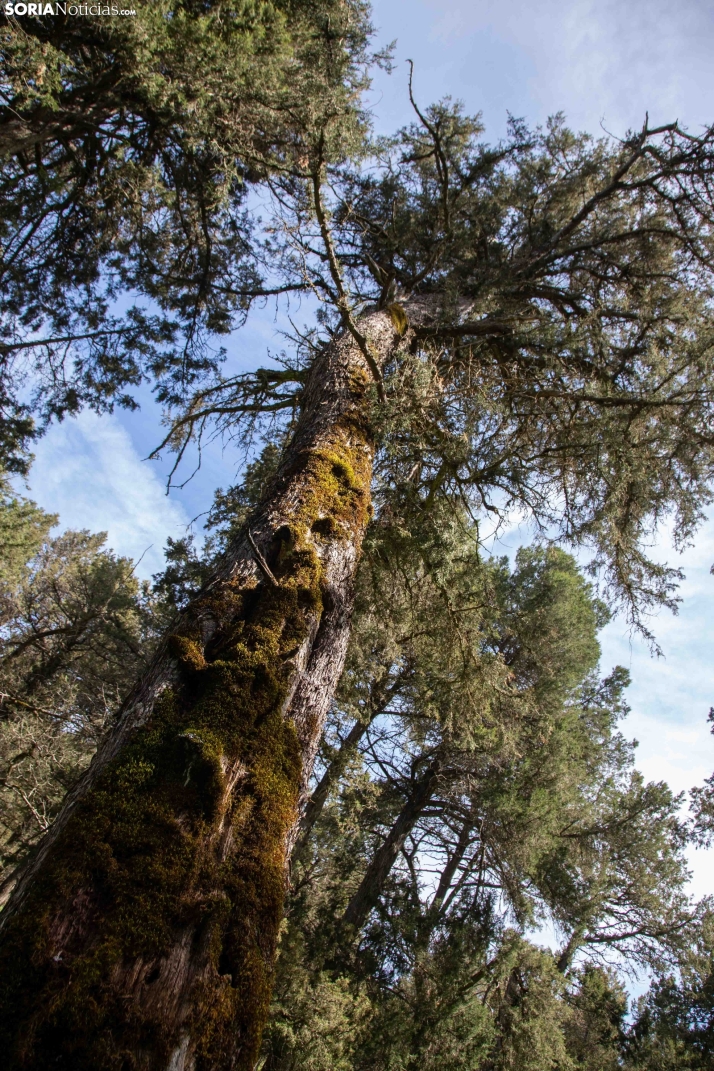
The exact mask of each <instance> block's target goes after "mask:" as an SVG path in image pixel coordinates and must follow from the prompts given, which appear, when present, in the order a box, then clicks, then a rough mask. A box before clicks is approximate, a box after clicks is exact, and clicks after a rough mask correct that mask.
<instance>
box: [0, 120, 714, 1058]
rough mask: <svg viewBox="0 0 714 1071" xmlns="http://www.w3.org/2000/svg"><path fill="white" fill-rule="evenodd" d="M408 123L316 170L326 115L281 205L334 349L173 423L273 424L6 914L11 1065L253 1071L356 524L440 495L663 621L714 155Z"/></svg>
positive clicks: (696, 484) (688, 483)
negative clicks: (585, 553)
mask: <svg viewBox="0 0 714 1071" xmlns="http://www.w3.org/2000/svg"><path fill="white" fill-rule="evenodd" d="M328 111H329V110H328ZM417 115H418V120H419V121H418V123H416V124H415V125H414V126H413V127H410V128H408V129H407V130H406V131H403V132H402V133H401V134H400V135H399V136H398V137H397V138H396V139H394V140H392V141H389V142H386V143H382V144H378V145H376V146H375V147H374V153H373V157H372V159H371V160H367V161H364V163H363V165H362V166H360V164H359V161H357V163H356V164H355V165H354V166H352V164H351V163H350V162H349V161H348V160H347V159H346V158H344V157H343V158H342V160H341V161H338V162H337V164H335V165H334V166H333V164H332V162H331V161H332V153H331V147H330V146H331V140H330V139H331V134H332V132H333V131H334V129H335V127H336V128H337V129H338V130H339V126H340V123H339V116H338V117H337V121H336V122H335V123H334V124H333V125H330V124H331V120H332V118H333V117H331V116H329V115H328V121H326V120H325V116H324V114H321V113H320V112H319V110H318V113H317V114H315V113H310V114H308V115H307V117H303V126H302V127H301V129H300V149H299V152H298V153H297V154H296V155H295V157H294V158H292V159H291V160H289V161H287V162H286V163H285V166H284V168H283V169H282V171H281V172H280V175H279V176H278V175H274V176H273V177H272V178H271V179H270V183H271V189H272V191H273V194H274V202H273V203H274V206H275V211H274V216H273V218H272V220H271V221H270V231H271V235H270V240H269V241H268V242H267V244H266V245H265V247H264V250H263V255H264V256H265V257H266V258H268V260H269V262H270V265H271V269H272V270H273V272H274V273H275V276H276V278H279V279H280V281H281V282H280V285H284V286H288V287H296V286H301V287H302V286H309V287H310V288H311V290H312V292H313V293H315V294H316V295H317V296H318V297H320V298H322V299H324V314H323V315H322V317H321V319H320V323H321V330H322V334H319V333H318V334H317V335H313V336H312V337H310V336H309V335H307V336H304V338H305V341H306V342H307V343H308V345H307V346H304V347H303V352H302V357H303V359H302V360H297V361H294V362H288V363H287V366H285V367H280V368H275V367H266V368H264V369H259V370H257V371H256V372H255V373H249V374H246V375H243V376H239V377H233V378H223V379H222V378H220V376H217V377H216V379H215V381H214V382H213V383H212V384H210V385H209V386H207V387H203V388H201V389H200V390H199V391H198V392H197V393H196V394H195V395H194V396H193V397H192V399H191V401H190V404H188V405H187V406H186V407H185V408H184V409H183V410H182V411H178V410H177V411H176V412H175V413H174V421H173V426H172V429H171V431H170V434H169V437H168V440H167V441H168V443H170V444H171V445H173V446H174V447H175V448H176V449H177V450H178V452H179V455H180V454H181V451H182V450H183V449H184V448H185V446H186V444H187V442H189V441H190V439H191V437H192V436H195V435H198V434H200V433H201V431H202V430H204V429H206V428H207V427H208V426H209V425H210V424H211V422H213V421H215V422H216V424H217V429H218V430H219V431H220V430H225V431H227V432H229V433H238V434H240V433H241V428H243V429H245V427H246V421H247V422H248V424H249V425H250V422H251V421H255V420H259V418H260V417H261V414H262V415H264V416H265V417H270V416H271V415H273V416H275V415H276V414H277V415H278V416H280V414H281V413H283V414H287V415H288V417H290V416H292V418H293V419H292V424H290V426H289V428H288V429H286V430H287V433H288V438H287V445H286V446H285V449H284V450H283V452H282V455H281V460H280V463H279V465H278V468H277V472H276V474H275V477H274V479H273V480H272V482H271V484H270V486H269V488H268V489H266V492H265V495H264V497H263V499H262V501H261V503H260V504H259V506H258V507H257V509H256V511H255V512H254V513H253V514H252V516H251V518H250V519H249V520H248V522H247V524H246V525H245V527H244V528H243V529H242V531H241V533H239V534H238V535H237V536H236V538H235V539H234V540H233V542H232V543H231V544H230V547H229V548H228V549H227V551H226V554H225V555H224V556H223V558H222V560H221V564H220V566H219V567H218V569H217V570H216V572H215V573H214V574H213V576H212V577H211V578H210V579H209V580H208V582H207V583H206V585H205V586H204V588H203V589H202V591H201V592H200V594H199V595H198V596H197V598H196V599H195V600H193V601H192V602H191V603H190V604H189V605H188V607H187V608H186V609H185V611H184V613H183V615H182V617H181V619H180V621H179V622H178V623H177V625H176V626H175V628H173V629H172V630H171V632H170V634H169V635H167V637H166V639H165V642H164V643H163V644H162V646H161V648H160V650H159V652H158V654H157V656H156V660H155V662H154V664H153V666H152V668H151V670H150V671H149V673H148V674H147V675H146V677H145V678H144V679H143V680H142V682H141V683H140V684H139V685H138V686H137V688H136V690H135V691H134V692H133V693H132V695H131V696H129V697H128V699H127V701H126V703H125V705H124V707H123V710H122V714H121V717H120V719H119V721H118V723H117V726H116V728H115V729H114V730H113V732H112V733H111V734H110V735H109V737H108V738H107V740H106V741H105V743H104V744H103V746H102V748H101V750H100V752H99V754H98V756H97V758H96V759H95V761H94V763H93V764H92V767H91V768H90V771H89V772H88V774H87V776H86V777H85V778H84V779H83V780H82V781H81V782H80V784H79V785H78V786H77V788H76V789H75V790H74V791H73V792H72V793H71V795H70V797H69V799H68V801H67V803H66V805H65V807H64V809H63V811H62V813H61V815H60V816H59V818H58V820H57V821H56V822H55V825H54V827H53V830H52V832H51V833H50V835H49V836H48V837H47V838H46V839H45V841H44V842H43V844H42V845H41V847H40V849H39V851H38V852H37V854H36V856H35V859H34V860H33V865H32V866H31V867H29V868H28V869H27V871H26V872H25V874H24V876H23V879H22V881H21V882H19V883H18V886H17V888H16V890H15V892H14V893H13V898H12V900H11V902H10V904H9V905H8V908H7V909H6V911H5V912H4V913H3V919H2V951H1V953H0V955H2V978H3V983H2V984H3V986H4V991H3V993H4V999H3V1016H4V1019H3V1026H2V1031H3V1033H2V1037H3V1039H4V1045H5V1051H6V1052H8V1053H12V1054H13V1056H12V1057H11V1059H13V1060H14V1061H15V1063H16V1065H17V1066H25V1067H32V1066H40V1065H42V1064H43V1062H46V1060H47V1058H48V1055H47V1054H49V1053H51V1054H52V1058H53V1059H54V1060H55V1061H62V1060H63V1061H64V1062H65V1064H66V1065H69V1066H72V1067H73V1068H78V1069H79V1068H84V1067H86V1068H88V1067H94V1066H96V1065H97V1064H101V1065H102V1066H108V1067H110V1066H112V1065H114V1066H120V1065H121V1061H122V1060H127V1061H129V1060H133V1061H134V1064H135V1066H137V1067H145V1068H149V1067H152V1068H153V1067H168V1066H171V1067H173V1068H193V1067H196V1068H203V1067H211V1066H226V1067H229V1066H235V1067H246V1068H247V1067H250V1066H251V1064H252V1062H253V1060H254V1057H255V1053H256V1052H257V1047H258V1044H259V1038H260V1032H261V1029H262V1023H263V1021H264V1017H265V1014H266V1010H267V1007H268V1003H269V998H270V988H271V977H272V970H273V959H274V953H275V947H276V940H277V935H278V931H279V927H280V919H281V916H282V901H283V894H284V890H285V881H286V874H287V861H288V857H289V851H290V847H291V845H292V843H293V842H294V840H295V838H296V836H297V834H298V815H299V812H300V809H301V806H302V805H303V804H304V802H305V800H306V798H307V795H308V789H309V778H310V773H311V770H312V766H313V762H314V756H315V753H316V751H317V748H318V746H319V740H320V736H321V732H322V726H323V722H324V718H325V715H326V712H327V710H328V708H329V705H330V700H331V698H332V695H333V693H334V690H335V687H336V685H337V681H338V679H339V676H340V673H341V670H342V666H343V662H344V658H345V652H346V648H347V641H348V637H349V622H350V615H351V610H352V602H353V578H354V572H355V568H356V563H357V560H358V558H359V553H360V548H361V544H362V540H363V537H364V533H365V530H366V527H367V524H368V522H369V519H370V516H371V515H372V510H373V508H374V507H373V505H372V499H373V497H374V503H375V505H376V507H377V509H378V511H379V513H380V515H384V516H387V515H391V517H392V518H393V520H394V523H395V524H398V525H399V524H401V525H402V526H406V527H407V528H408V527H409V526H410V524H412V523H413V520H412V519H413V517H414V516H415V515H419V514H420V513H422V512H424V511H428V510H429V509H431V508H433V507H434V505H435V503H437V502H438V501H439V500H440V499H441V498H443V497H444V496H451V497H453V496H454V495H455V494H458V495H459V496H460V497H461V499H462V501H463V505H464V507H465V508H469V509H471V510H472V511H475V512H476V513H478V514H479V515H480V516H481V517H484V516H487V515H488V516H494V517H495V516H496V515H498V514H502V513H503V511H504V510H506V509H507V508H508V507H512V508H515V507H518V508H520V509H522V510H524V511H526V512H527V513H528V514H529V515H530V517H531V518H532V519H533V520H534V521H535V523H536V524H539V525H540V526H541V529H542V530H543V531H547V532H548V533H549V534H550V535H551V536H552V537H557V536H561V537H563V538H565V539H569V540H571V541H572V542H575V543H580V544H589V545H590V546H591V547H592V549H593V568H594V569H596V570H597V569H600V571H601V575H602V577H603V580H604V584H605V587H606V588H609V591H610V594H611V595H612V597H613V598H614V599H618V598H619V599H621V600H622V601H623V602H624V604H625V605H626V606H627V607H628V608H629V610H630V613H631V615H632V616H633V618H634V620H635V621H636V622H637V623H639V625H640V626H641V627H642V628H644V622H643V618H642V612H643V610H646V609H647V608H648V607H650V606H652V605H653V604H655V605H656V604H660V603H663V602H664V603H667V602H669V603H671V602H672V600H673V598H674V594H673V588H674V584H675V581H676V571H672V570H669V569H667V568H665V567H663V566H658V565H656V564H653V563H652V562H651V561H649V560H648V558H647V556H646V544H647V541H648V539H649V538H650V537H651V535H652V532H653V531H654V529H655V528H656V526H657V525H658V524H659V523H661V522H662V521H663V520H665V519H670V518H671V519H672V520H673V528H674V531H675V533H676V535H677V538H678V539H679V540H680V541H683V540H686V539H687V538H689V537H691V535H692V533H693V531H694V530H695V528H696V524H697V522H698V520H699V519H700V517H701V511H702V508H703V506H704V505H705V504H706V502H707V501H708V496H709V494H710V489H709V488H710V479H711V474H712V473H711V469H712V437H711V415H712V413H711V410H712V404H711V403H712V383H711V315H710V300H711V249H710V227H711V219H712V162H713V159H714V157H713V155H712V142H713V140H714V133H712V131H711V130H707V131H705V132H704V133H702V134H701V135H691V134H689V133H688V132H687V131H684V130H682V129H681V128H680V127H679V126H677V125H676V124H672V125H669V126H664V127H660V128H657V129H651V128H650V127H649V126H648V125H647V124H645V126H644V127H643V128H642V129H641V130H640V131H638V132H635V133H633V134H629V135H628V136H627V137H626V138H625V139H624V140H623V141H621V142H616V141H613V140H608V139H603V140H601V141H597V142H594V141H592V140H590V139H588V138H586V137H582V136H581V137H575V136H574V135H572V134H571V133H570V132H568V131H567V129H566V128H565V127H564V125H563V123H562V122H560V121H555V122H554V123H553V124H551V125H550V126H549V128H548V130H547V131H545V132H541V131H536V132H529V131H527V130H526V129H525V128H524V127H523V125H522V124H514V125H513V128H512V131H511V135H510V137H509V139H508V140H507V141H506V142H505V143H504V144H503V145H500V146H496V147H495V148H490V147H488V146H486V145H484V144H483V143H482V142H481V141H480V140H479V138H480V126H479V124H478V122H477V121H476V120H473V119H468V118H466V117H464V116H463V114H462V113H461V112H460V110H459V109H458V108H454V107H453V106H452V105H449V104H444V105H439V106H435V107H434V108H432V109H430V110H428V111H426V112H420V111H418V112H417ZM298 126H299V124H298ZM373 486H374V488H375V494H374V496H373V495H372V488H373Z"/></svg>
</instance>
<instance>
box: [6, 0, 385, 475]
mask: <svg viewBox="0 0 714 1071" xmlns="http://www.w3.org/2000/svg"><path fill="white" fill-rule="evenodd" d="M45 7H46V5H45ZM368 37H369V25H368V22H367V20H366V14H365V10H364V8H363V6H362V5H361V3H360V0H356V2H352V0H334V2H333V0H315V2H313V0H305V2H303V0H295V2H293V0H286V2H282V0H279V2H277V3H253V2H251V0H247V2H244V0H238V2H237V3H227V4H226V3H201V2H194V0H158V2H157V0H152V2H151V3H144V4H141V5H139V6H138V7H137V9H136V12H135V14H134V16H133V17H96V18H93V17H91V16H85V17H73V16H72V15H71V14H70V15H63V14H62V13H61V11H57V12H55V13H54V14H44V15H42V16H34V15H32V14H30V15H27V16H18V17H14V18H13V17H7V15H6V14H5V13H3V14H2V16H0V40H1V42H2V53H1V55H2V60H1V61H0V62H1V65H0V161H1V163H0V198H1V199H2V205H3V212H2V225H1V227H0V289H1V290H2V300H1V302H0V324H1V330H2V336H1V337H0V405H1V406H2V413H3V432H2V437H1V438H0V450H1V451H2V455H1V456H2V458H3V459H4V464H5V466H6V467H12V468H23V467H24V466H25V465H26V458H25V457H24V449H23V448H24V447H25V446H26V445H27V441H28V440H30V439H31V438H32V437H33V435H36V434H38V433H40V432H41V431H42V430H44V427H45V426H46V424H47V422H48V421H49V420H50V419H52V418H53V417H60V418H61V417H62V416H63V414H66V413H75V412H77V410H78V409H79V408H81V407H82V406H84V405H90V406H92V407H94V408H95V409H98V410H100V411H101V410H103V409H106V408H111V407H112V406H113V405H114V404H118V405H124V406H132V405H135V404H136V402H135V394H136V388H137V387H138V386H139V385H140V384H142V383H144V382H148V383H150V384H152V385H153V386H154V388H155V390H156V392H157V395H158V398H159V400H160V401H162V402H165V401H167V400H173V401H178V400H179V399H180V398H181V397H182V396H184V395H185V393H186V391H187V390H188V389H189V388H190V385H191V384H195V383H196V381H197V380H200V378H201V377H202V376H204V375H205V374H206V373H207V372H208V371H209V370H211V369H213V368H215V366H216V364H217V363H219V362H220V360H221V357H222V353H221V349H220V336H222V335H225V334H226V333H228V332H229V331H230V330H231V329H232V328H233V327H234V326H236V325H238V324H240V323H241V322H242V320H243V319H244V317H245V315H246V312H247V310H248V309H249V307H250V305H251V303H252V302H253V301H255V300H256V299H257V298H260V297H265V296H267V295H270V294H273V293H275V292H278V293H279V292H281V291H282V290H283V289H284V288H283V286H282V284H281V283H278V284H275V283H273V282H271V280H270V279H266V277H265V276H266V272H265V270H264V264H263V262H262V260H261V255H260V253H261V249H260V247H261V241H260V236H259V227H258V228H257V227H256V220H255V219H254V218H253V216H252V215H251V213H250V212H248V210H247V206H248V196H249V191H250V190H251V189H252V188H254V187H255V185H256V183H257V184H260V181H261V179H262V178H263V177H264V176H265V174H266V172H269V171H270V170H271V169H272V168H275V167H279V168H280V167H284V166H286V164H289V163H290V161H291V160H293V159H294V157H295V156H296V155H297V156H299V155H300V153H301V151H302V150H301V147H300V145H301V137H300V134H301V129H302V127H303V126H304V124H305V117H306V116H310V117H312V118H314V117H315V116H318V115H322V116H329V117H330V118H331V120H332V121H331V125H330V135H329V136H328V142H329V145H328V151H329V152H330V153H332V154H334V156H335V158H339V157H340V155H341V154H342V153H343V152H344V149H345V147H346V146H349V145H351V144H354V142H355V140H356V139H359V136H360V135H359V126H360V118H359V109H358V107H357V106H356V105H357V101H356V93H357V92H358V91H359V89H360V88H361V87H362V86H363V85H364V73H363V72H364V61H365V57H366V46H367V41H368ZM287 289H290V287H288V288H287Z"/></svg>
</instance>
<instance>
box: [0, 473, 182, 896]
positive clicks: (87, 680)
mask: <svg viewBox="0 0 714 1071" xmlns="http://www.w3.org/2000/svg"><path fill="white" fill-rule="evenodd" d="M56 521H57V518H56V516H53V515H52V514H48V513H45V512H44V511H42V510H40V509H39V508H38V507H37V506H35V505H34V503H32V502H29V501H27V500H25V499H21V498H17V497H11V496H10V494H9V493H8V492H7V491H4V492H3V497H2V499H1V500H0V570H1V571H0V897H1V898H2V900H5V899H6V897H7V894H8V893H9V891H10V889H11V887H12V883H13V881H14V876H15V874H16V871H17V868H18V867H19V866H20V865H21V864H22V862H23V861H24V860H25V858H26V857H27V854H28V852H29V851H30V849H31V848H33V847H34V845H35V844H36V843H37V842H38V841H39V839H40V837H41V836H42V835H43V834H44V833H45V832H46V831H47V829H48V828H49V826H50V824H51V822H52V821H53V819H54V817H55V815H56V814H57V811H58V810H59V808H60V806H61V804H62V802H63V800H64V797H65V794H66V792H67V790H68V788H70V787H71V786H72V784H73V783H74V782H75V781H76V779H77V777H78V776H79V775H80V773H82V771H83V770H84V769H86V767H87V765H88V764H89V761H90V759H91V758H92V755H93V754H94V752H95V750H96V747H97V743H98V741H99V740H100V739H101V737H102V736H103V734H104V732H105V731H106V729H107V728H108V726H109V725H110V724H111V722H112V719H113V716H114V714H115V713H116V711H117V710H118V708H119V705H120V703H121V700H122V699H123V698H124V695H125V694H126V692H127V691H128V689H129V688H130V687H131V685H132V684H133V683H134V680H135V678H136V676H137V674H138V673H139V672H141V670H142V669H144V668H145V667H146V665H147V663H148V661H149V660H150V657H151V654H152V653H153V650H154V648H155V645H156V642H157V640H158V637H159V635H160V633H161V631H162V629H163V628H164V627H165V625H166V623H167V621H168V619H169V614H170V610H169V608H168V607H167V608H164V606H163V604H162V603H160V601H159V600H158V599H156V598H155V597H154V596H152V595H151V594H150V593H149V592H148V590H147V588H146V585H144V586H142V585H140V584H139V582H138V581H137V580H136V578H135V577H134V573H133V563H132V562H131V561H130V560H129V559H127V558H121V557H117V556H116V555H114V554H112V553H111V552H110V551H107V550H106V549H105V548H104V544H105V541H106V536H105V535H104V534H99V535H91V534H90V533H89V532H86V531H85V532H72V531H68V532H64V533H62V534H61V535H57V536H52V535H50V529H51V528H52V527H53V526H54V525H55V524H56Z"/></svg>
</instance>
